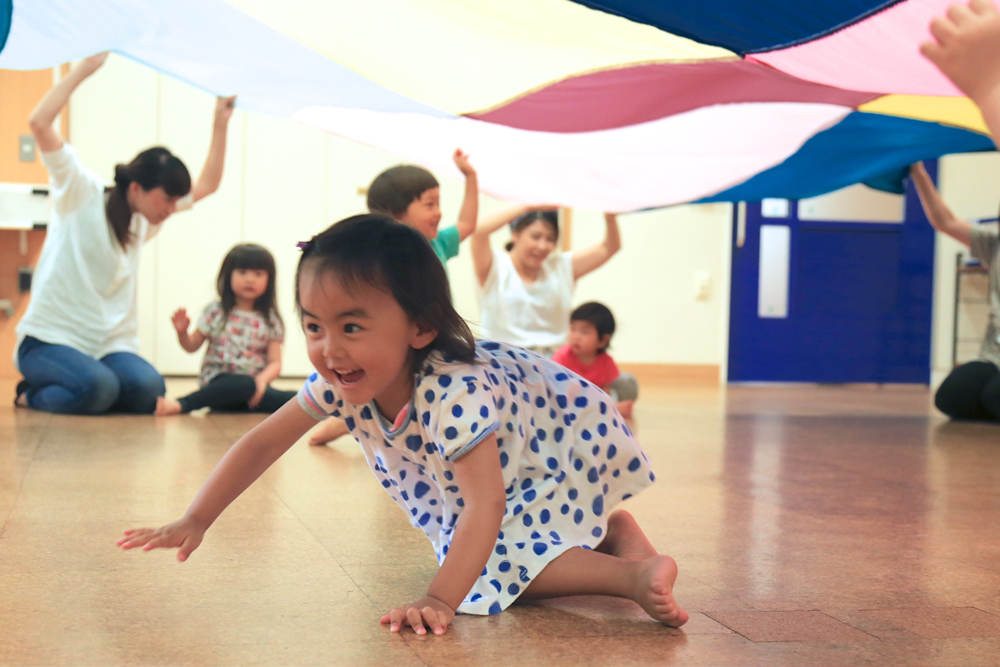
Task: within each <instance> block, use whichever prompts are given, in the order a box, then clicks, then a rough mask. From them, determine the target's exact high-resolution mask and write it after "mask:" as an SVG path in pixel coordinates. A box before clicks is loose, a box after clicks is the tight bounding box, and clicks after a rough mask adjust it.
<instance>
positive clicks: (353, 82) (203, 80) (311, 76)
mask: <svg viewBox="0 0 1000 667" xmlns="http://www.w3.org/2000/svg"><path fill="white" fill-rule="evenodd" d="M106 50H114V51H117V52H119V53H121V54H123V55H126V56H129V57H130V58H133V59H135V60H138V61H139V62H142V63H144V64H146V65H148V66H150V67H152V68H154V69H157V70H160V71H162V72H165V73H167V74H170V75H171V76H174V77H176V78H179V79H182V80H184V81H187V82H189V83H191V84H193V85H195V86H198V87H199V88H202V89H203V90H207V91H209V92H211V93H214V94H216V95H232V94H239V102H238V104H239V105H240V106H241V107H243V108H246V109H250V110H253V111H260V112H262V113H266V114H270V115H274V116H280V117H284V118H287V117H288V116H289V115H291V113H292V112H293V111H294V110H295V109H298V108H299V107H302V106H305V105H312V104H321V105H330V106H347V107H356V108H363V109H374V110H378V111H410V112H417V113H423V114H430V115H435V116H445V117H448V116H450V114H447V113H445V112H443V111H440V110H438V109H435V108H434V107H431V106H428V105H426V104H423V103H420V102H417V101H415V100H413V99H411V98H408V97H406V96H404V95H400V94H398V93H394V92H392V91H390V90H389V89H387V88H385V87H384V86H381V85H379V84H377V83H375V82H373V81H371V80H369V79H366V78H365V77H363V76H361V75H360V74H358V73H356V72H354V71H352V70H350V69H348V68H347V67H344V66H343V65H341V64H339V63H337V62H336V61H334V60H331V59H330V58H329V57H327V56H325V55H323V54H320V53H317V52H316V51H313V50H312V49H310V48H309V47H307V46H305V45H303V44H301V43H300V42H297V41H296V40H294V39H292V38H290V37H288V36H286V35H284V34H282V33H280V32H278V31H277V30H275V29H274V28H272V27H270V26H268V25H266V24H264V23H262V22H261V21H259V20H257V19H255V18H253V17H251V16H249V15H248V14H246V13H244V12H242V11H240V10H238V9H236V8H235V7H233V6H231V5H230V4H228V3H226V2H223V1H222V0H171V2H148V1H147V2H136V1H135V0H86V2H80V1H78V0H18V2H16V3H15V4H14V14H13V20H12V23H11V30H10V36H9V38H8V41H7V45H6V46H5V47H4V50H3V52H2V53H0V68H5V69H42V68H45V67H52V66H53V65H58V64H59V63H63V62H66V61H69V60H74V59H77V58H82V57H84V56H88V55H91V54H93V53H98V52H100V51H106Z"/></svg>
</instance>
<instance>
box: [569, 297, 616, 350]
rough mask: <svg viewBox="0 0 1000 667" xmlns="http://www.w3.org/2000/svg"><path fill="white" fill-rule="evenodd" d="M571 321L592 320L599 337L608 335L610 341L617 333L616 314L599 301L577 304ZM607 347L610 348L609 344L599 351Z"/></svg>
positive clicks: (570, 316) (571, 315) (570, 317)
mask: <svg viewBox="0 0 1000 667" xmlns="http://www.w3.org/2000/svg"><path fill="white" fill-rule="evenodd" d="M569 321H570V322H590V323H591V324H593V325H594V328H595V329H597V336H598V337H599V338H604V337H605V336H607V337H608V340H609V341H610V340H611V336H613V335H614V333H615V316H614V315H612V314H611V310H610V309H609V308H608V307H607V306H605V305H604V304H603V303H598V302H597V301H588V302H587V303H584V304H580V305H579V306H577V307H576V309H575V310H574V311H573V312H572V313H570V315H569ZM606 349H608V346H607V345H605V346H604V347H602V348H600V349H599V350H598V352H604V351H605V350H606Z"/></svg>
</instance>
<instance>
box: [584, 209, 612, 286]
mask: <svg viewBox="0 0 1000 667" xmlns="http://www.w3.org/2000/svg"><path fill="white" fill-rule="evenodd" d="M604 224H605V225H606V227H607V229H606V230H605V232H604V240H603V241H601V242H600V243H598V244H597V245H595V246H591V247H590V248H584V249H583V250H577V251H576V252H574V253H573V280H579V279H580V278H582V277H584V276H585V275H587V274H588V273H590V272H591V271H593V270H594V269H596V268H598V267H600V266H601V265H602V264H604V263H605V262H606V261H608V260H609V259H611V257H612V255H614V254H615V253H616V252H618V251H619V250H621V247H622V239H621V234H619V232H618V216H617V215H615V214H614V213H605V214H604Z"/></svg>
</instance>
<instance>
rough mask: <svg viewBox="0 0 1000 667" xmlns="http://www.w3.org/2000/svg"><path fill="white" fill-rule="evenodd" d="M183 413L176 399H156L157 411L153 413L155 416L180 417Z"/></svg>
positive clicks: (161, 397)
mask: <svg viewBox="0 0 1000 667" xmlns="http://www.w3.org/2000/svg"><path fill="white" fill-rule="evenodd" d="M182 411H183V408H182V407H181V404H180V402H179V401H178V400H177V399H175V398H167V397H166V396H160V397H158V398H157V399H156V410H154V411H153V414H154V415H160V416H161V417H162V416H165V415H179V414H180V413H181V412H182Z"/></svg>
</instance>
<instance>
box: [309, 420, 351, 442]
mask: <svg viewBox="0 0 1000 667" xmlns="http://www.w3.org/2000/svg"><path fill="white" fill-rule="evenodd" d="M350 432H351V431H350V429H348V428H347V424H345V423H344V420H343V419H337V418H336V417H327V418H326V419H324V420H323V421H322V422H320V424H319V425H318V426H316V427H315V428H313V430H312V433H310V434H309V444H310V445H312V446H313V447H318V446H320V445H325V444H326V443H328V442H333V441H334V440H336V439H337V438H339V437H341V436H344V435H347V434H348V433H350Z"/></svg>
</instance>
